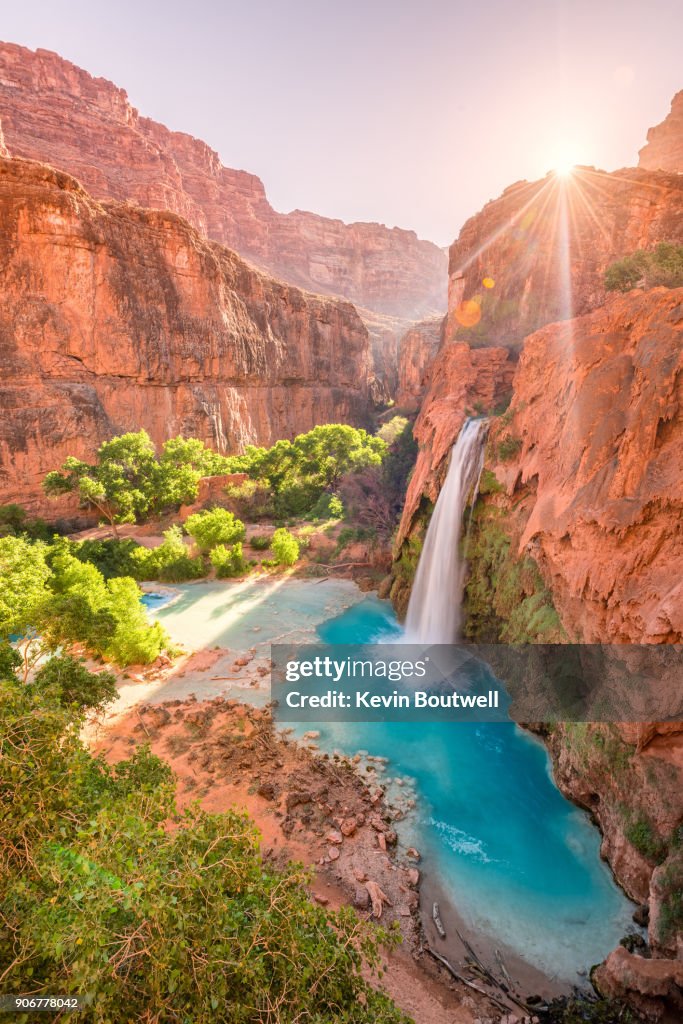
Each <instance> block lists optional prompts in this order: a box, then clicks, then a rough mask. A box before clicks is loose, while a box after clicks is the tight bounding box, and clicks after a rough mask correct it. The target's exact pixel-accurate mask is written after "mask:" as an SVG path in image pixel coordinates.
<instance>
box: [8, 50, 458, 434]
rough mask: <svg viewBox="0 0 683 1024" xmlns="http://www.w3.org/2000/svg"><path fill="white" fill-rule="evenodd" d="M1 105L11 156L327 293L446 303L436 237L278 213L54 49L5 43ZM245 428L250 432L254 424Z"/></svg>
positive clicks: (201, 150)
mask: <svg viewBox="0 0 683 1024" xmlns="http://www.w3.org/2000/svg"><path fill="white" fill-rule="evenodd" d="M0 108H1V109H2V128H3V131H4V143H5V145H6V147H7V149H8V150H9V152H10V153H12V155H14V156H22V157H28V158H29V159H31V160H38V161H41V162H43V163H48V164H51V165H53V166H55V167H60V168H62V169H63V170H65V171H67V172H69V173H70V174H73V175H74V176H75V177H76V178H78V180H79V181H81V182H83V184H84V186H85V187H86V188H87V189H88V190H89V191H90V192H91V193H92V194H93V195H94V196H96V197H97V198H98V199H113V200H116V201H118V202H130V203H132V204H135V205H138V206H142V207H156V208H163V209H168V210H172V211H173V213H174V215H176V217H178V216H179V217H182V218H184V219H186V220H188V221H189V222H190V223H191V224H192V225H193V226H194V227H195V228H196V229H197V230H198V231H200V232H201V233H202V234H203V235H205V236H208V237H209V238H211V239H213V240H214V241H216V242H220V243H221V244H222V245H226V246H228V247H229V248H230V249H234V250H235V251H237V252H239V253H240V254H241V255H242V256H243V257H245V258H246V259H248V260H249V262H250V263H252V264H255V265H256V266H260V267H262V268H264V269H265V270H266V271H267V272H268V273H270V274H274V275H275V276H276V277H277V278H280V279H282V280H284V281H287V282H289V283H290V284H291V285H296V286H297V287H299V288H305V289H308V290H309V291H311V292H313V293H315V294H318V295H319V294H321V293H322V294H327V295H330V294H333V295H342V296H344V298H345V299H348V300H350V301H351V302H353V303H355V304H356V305H360V306H362V307H368V308H369V309H370V310H378V311H379V312H380V313H384V314H391V315H394V316H401V317H408V318H409V319H416V318H419V317H423V316H429V315H432V314H441V313H443V311H444V309H445V305H446V263H447V261H446V256H445V254H444V253H443V251H442V250H441V249H440V248H439V247H438V246H437V245H434V243H432V242H427V241H422V240H421V239H418V237H417V235H416V234H415V232H414V231H405V230H402V229H400V228H387V227H385V226H384V225H383V224H373V223H355V224H344V223H343V222H342V221H340V220H333V219H330V218H328V217H319V216H317V215H316V214H314V213H307V212H304V211H301V210H294V211H293V212H291V213H287V214H281V213H278V212H277V211H275V210H274V209H273V207H272V206H271V205H270V203H269V202H268V199H267V197H266V194H265V189H264V186H263V183H262V182H261V181H260V179H259V178H257V177H256V176H255V175H253V174H248V173H247V172H245V171H240V170H234V169H232V168H229V167H224V166H223V165H222V164H221V161H220V158H219V156H218V154H217V153H216V152H215V151H214V150H212V149H210V148H209V146H207V145H206V143H204V142H202V141H200V140H198V139H194V138H192V137H191V136H190V135H187V134H185V133H182V132H174V131H169V130H168V129H167V128H166V127H164V125H161V124H159V123H157V122H156V121H153V120H151V119H150V118H146V117H141V116H140V114H139V113H138V111H137V110H135V108H134V107H132V106H131V105H130V103H129V102H128V97H127V96H126V93H125V92H124V91H123V90H122V89H119V88H117V87H116V86H115V85H113V84H112V83H111V82H108V81H106V80H105V79H103V78H93V77H92V76H91V75H89V74H88V73H87V72H86V71H83V70H81V69H80V68H78V67H76V66H75V65H74V64H71V63H70V62H69V61H67V60H64V59H62V58H61V57H59V56H58V55H57V54H56V53H50V52H49V51H47V50H38V51H36V52H33V51H31V50H28V49H25V48H24V47H21V46H15V45H13V44H10V43H3V44H2V45H0ZM197 304H198V306H201V300H198V303H197ZM219 322H220V321H219V318H218V317H217V318H216V323H219ZM295 334H296V331H295V328H292V335H291V336H292V337H294V336H295ZM380 340H382V339H381V338H380ZM340 347H341V348H343V345H341V346H340ZM378 368H379V370H380V372H381V369H382V368H381V365H380V366H379V367H378ZM283 404H286V405H288V404H289V402H286V403H283ZM242 436H244V437H249V438H250V439H251V436H250V434H249V432H248V431H247V430H245V431H244V432H243V435H242ZM279 436H283V437H284V436H288V433H287V432H286V431H283V432H282V433H281V434H280V435H279ZM261 440H262V441H263V438H262V439H261Z"/></svg>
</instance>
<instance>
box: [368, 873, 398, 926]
mask: <svg viewBox="0 0 683 1024" xmlns="http://www.w3.org/2000/svg"><path fill="white" fill-rule="evenodd" d="M365 888H366V889H367V890H368V896H369V897H370V902H371V903H372V916H373V917H378V918H379V917H381V916H382V911H383V910H384V904H385V903H386V904H387V906H388V907H391V906H393V904H392V902H391V900H390V899H389V897H388V896H387V894H386V893H385V892H382V890H381V889H380V887H379V885H378V884H377V882H373V881H372V880H370V881H367V882H366V883H365Z"/></svg>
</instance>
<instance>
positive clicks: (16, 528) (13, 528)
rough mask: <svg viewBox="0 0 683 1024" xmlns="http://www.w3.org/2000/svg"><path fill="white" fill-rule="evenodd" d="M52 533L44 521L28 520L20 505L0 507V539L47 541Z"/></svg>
mask: <svg viewBox="0 0 683 1024" xmlns="http://www.w3.org/2000/svg"><path fill="white" fill-rule="evenodd" d="M52 532H53V531H52V530H51V529H50V527H49V526H48V525H47V523H46V522H45V520H44V519H38V518H36V519H30V518H29V516H28V514H27V512H26V510H25V509H23V508H22V507H21V505H0V537H27V538H28V539H29V540H44V541H49V540H50V539H51V537H52Z"/></svg>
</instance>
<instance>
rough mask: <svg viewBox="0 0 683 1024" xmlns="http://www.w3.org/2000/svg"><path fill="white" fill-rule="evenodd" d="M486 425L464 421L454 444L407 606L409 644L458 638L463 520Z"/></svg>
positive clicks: (481, 456)
mask: <svg viewBox="0 0 683 1024" xmlns="http://www.w3.org/2000/svg"><path fill="white" fill-rule="evenodd" d="M487 427H488V424H487V421H486V420H475V419H468V420H466V421H465V424H464V426H463V428H462V430H461V431H460V434H459V435H458V439H457V441H456V442H455V444H454V445H453V450H452V452H451V461H450V466H449V467H448V473H447V474H446V479H445V481H444V485H443V487H442V488H441V493H440V494H439V497H438V499H437V502H436V506H435V507H434V512H433V514H432V518H431V522H430V524H429V528H428V530H427V536H426V537H425V541H424V545H423V547H422V554H421V555H420V561H419V563H418V566H417V572H416V574H415V582H414V583H413V589H412V592H411V595H410V603H409V604H408V614H407V617H406V640H407V641H408V642H410V643H420V644H452V643H455V642H456V640H458V638H459V635H460V628H461V625H462V595H463V588H464V585H465V569H466V563H465V559H464V558H463V557H462V556H461V553H460V537H461V534H462V520H463V513H464V511H465V505H466V504H467V499H468V497H469V495H470V494H471V495H472V502H474V500H475V499H476V496H477V492H478V490H479V480H480V477H481V471H482V468H483V465H484V444H485V441H486V431H487Z"/></svg>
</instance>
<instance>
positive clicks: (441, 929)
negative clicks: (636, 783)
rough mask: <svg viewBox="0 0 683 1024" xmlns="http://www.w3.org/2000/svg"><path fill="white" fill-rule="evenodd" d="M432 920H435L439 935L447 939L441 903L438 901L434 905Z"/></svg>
mask: <svg viewBox="0 0 683 1024" xmlns="http://www.w3.org/2000/svg"><path fill="white" fill-rule="evenodd" d="M432 921H433V922H434V926H435V928H436V930H437V932H438V933H439V935H440V936H441V938H442V939H445V938H446V929H445V928H444V926H443V921H442V920H441V914H440V913H439V904H438V903H434V904H433V905H432Z"/></svg>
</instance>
